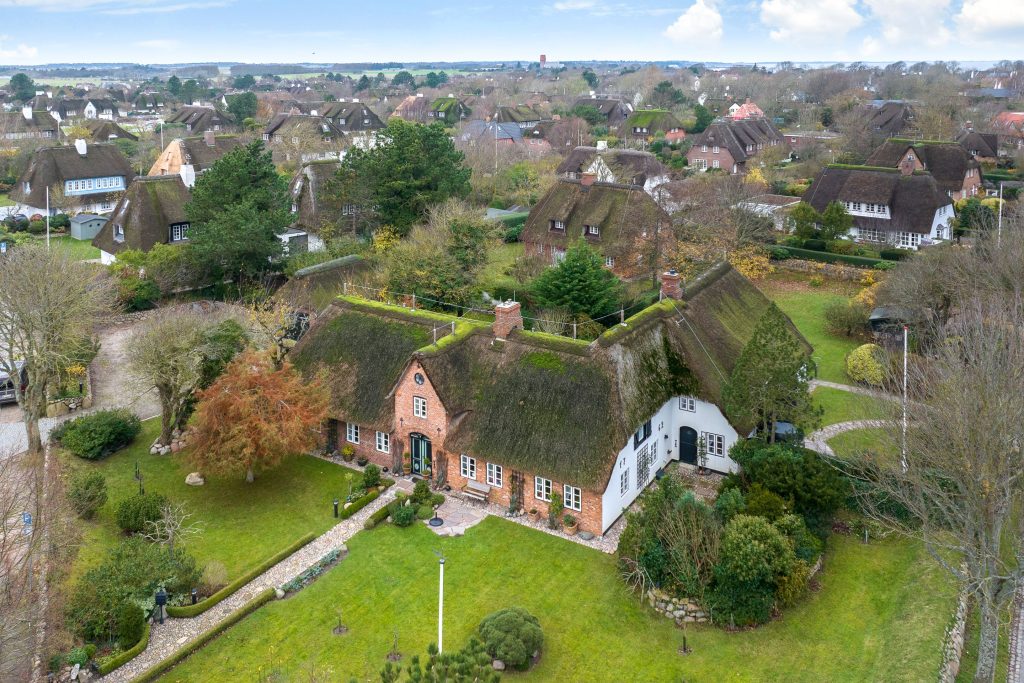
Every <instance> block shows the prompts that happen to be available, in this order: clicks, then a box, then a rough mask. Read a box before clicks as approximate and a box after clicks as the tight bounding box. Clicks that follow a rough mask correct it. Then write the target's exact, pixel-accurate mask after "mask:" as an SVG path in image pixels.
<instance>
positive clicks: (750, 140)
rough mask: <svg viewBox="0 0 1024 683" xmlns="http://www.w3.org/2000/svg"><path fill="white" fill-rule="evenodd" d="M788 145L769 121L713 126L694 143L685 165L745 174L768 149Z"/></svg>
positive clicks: (716, 122)
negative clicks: (759, 154) (754, 160)
mask: <svg viewBox="0 0 1024 683" xmlns="http://www.w3.org/2000/svg"><path fill="white" fill-rule="evenodd" d="M778 145H784V146H785V147H786V149H787V151H788V149H789V145H788V144H787V143H786V139H785V138H784V137H783V136H782V133H780V132H779V131H778V129H776V128H775V126H773V125H772V124H771V122H770V121H768V119H763V118H762V119H746V120H743V121H732V120H719V121H715V122H713V123H712V124H711V125H709V126H708V127H707V128H705V129H704V131H703V132H702V133H700V134H699V135H698V136H697V137H696V139H694V141H693V146H692V147H690V149H689V151H688V152H687V153H686V162H687V164H688V165H689V166H690V167H691V168H694V169H696V170H698V171H706V170H708V169H715V168H720V169H722V170H724V171H725V172H727V173H744V172H745V171H746V169H747V162H748V161H749V160H750V159H752V158H753V157H755V156H757V155H758V153H760V152H761V151H762V150H764V149H767V148H768V147H776V146H778Z"/></svg>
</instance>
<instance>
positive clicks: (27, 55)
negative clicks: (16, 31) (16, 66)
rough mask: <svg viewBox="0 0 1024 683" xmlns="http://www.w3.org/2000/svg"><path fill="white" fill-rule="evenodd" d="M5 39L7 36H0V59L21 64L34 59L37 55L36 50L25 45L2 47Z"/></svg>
mask: <svg viewBox="0 0 1024 683" xmlns="http://www.w3.org/2000/svg"><path fill="white" fill-rule="evenodd" d="M6 39H7V36H0V59H5V60H14V61H15V62H22V61H25V60H29V59H31V58H33V57H35V56H36V55H37V54H38V53H39V49H38V48H35V47H32V46H31V45H26V44H25V43H18V44H17V45H15V46H14V47H4V41H5V40H6Z"/></svg>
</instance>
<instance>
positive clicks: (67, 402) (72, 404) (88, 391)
mask: <svg viewBox="0 0 1024 683" xmlns="http://www.w3.org/2000/svg"><path fill="white" fill-rule="evenodd" d="M82 384H83V388H84V389H85V394H84V395H82V396H70V397H68V398H56V399H53V400H51V401H47V402H46V417H63V416H64V415H67V414H68V413H73V412H75V411H77V410H88V409H89V408H92V369H91V367H86V369H85V377H84V378H83V380H82Z"/></svg>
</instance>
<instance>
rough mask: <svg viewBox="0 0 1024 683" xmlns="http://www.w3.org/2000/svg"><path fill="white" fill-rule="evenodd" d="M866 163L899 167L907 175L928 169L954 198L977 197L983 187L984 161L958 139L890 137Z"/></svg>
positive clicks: (954, 199)
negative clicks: (982, 168) (974, 156)
mask: <svg viewBox="0 0 1024 683" xmlns="http://www.w3.org/2000/svg"><path fill="white" fill-rule="evenodd" d="M864 165H865V166H879V167H884V168H898V169H900V171H902V172H903V173H904V174H910V173H913V172H914V171H927V172H928V173H931V174H932V176H933V177H934V178H935V182H936V183H938V186H939V189H940V190H942V191H943V192H945V193H946V195H947V196H949V197H950V198H951V199H952V200H953V201H957V200H959V199H963V198H964V197H973V196H974V195H976V194H977V193H978V190H979V188H980V187H981V164H980V163H979V162H978V161H976V160H975V159H974V158H973V157H972V156H971V154H970V153H969V152H968V151H967V150H966V149H964V147H962V146H961V145H960V143H958V142H952V141H950V142H940V141H935V140H907V139H901V138H890V139H888V140H886V141H885V142H883V143H882V144H881V145H880V146H879V147H878V148H877V149H876V150H875V151H874V152H872V153H871V156H869V157H868V158H867V161H865V162H864Z"/></svg>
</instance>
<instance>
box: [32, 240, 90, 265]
mask: <svg viewBox="0 0 1024 683" xmlns="http://www.w3.org/2000/svg"><path fill="white" fill-rule="evenodd" d="M42 241H43V243H44V244H45V242H46V240H45V239H44V240H42ZM50 247H51V248H52V249H60V250H61V251H64V252H66V253H67V254H68V256H70V257H71V258H73V259H75V260H76V261H89V260H93V259H98V258H99V257H100V250H99V249H97V248H96V247H94V246H92V241H90V240H76V239H75V238H74V237H72V236H71V235H57V236H56V237H55V236H52V235H51V236H50Z"/></svg>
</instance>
